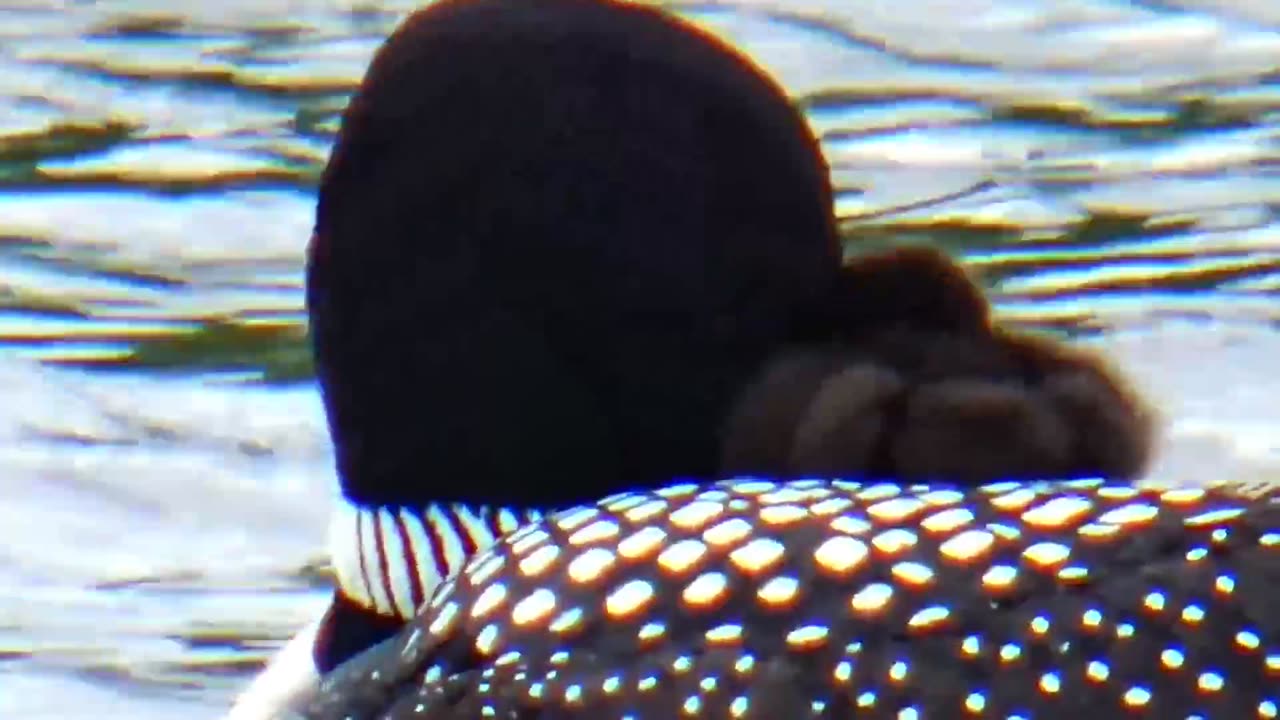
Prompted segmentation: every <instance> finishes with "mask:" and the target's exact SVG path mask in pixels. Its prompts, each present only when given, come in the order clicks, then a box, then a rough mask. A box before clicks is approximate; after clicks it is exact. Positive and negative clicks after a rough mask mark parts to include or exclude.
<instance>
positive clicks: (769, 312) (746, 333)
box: [230, 0, 841, 720]
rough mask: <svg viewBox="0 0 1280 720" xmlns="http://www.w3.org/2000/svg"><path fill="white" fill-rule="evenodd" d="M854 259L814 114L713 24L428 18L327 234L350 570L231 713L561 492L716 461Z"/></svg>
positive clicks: (448, 12) (558, 502)
mask: <svg viewBox="0 0 1280 720" xmlns="http://www.w3.org/2000/svg"><path fill="white" fill-rule="evenodd" d="M840 265H841V248H840V243H839V240H838V236H837V228H836V223H835V219H834V217H833V214H832V189H831V180H830V171H829V169H828V167H827V164H826V162H825V159H824V158H823V156H822V153H821V151H820V148H819V146H818V142H817V139H816V138H815V137H814V135H813V133H812V131H811V129H810V128H809V126H808V124H807V123H806V121H805V119H804V118H803V117H802V116H801V115H800V114H799V113H798V112H797V111H796V110H795V109H794V108H793V106H792V105H791V103H790V101H789V99H788V98H787V96H786V94H785V92H784V91H783V90H782V89H781V88H780V87H779V86H778V85H777V83H775V82H774V81H773V80H772V79H771V78H770V77H768V76H767V75H766V74H765V73H764V72H762V71H761V70H760V69H759V68H757V67H756V66H755V65H753V64H752V63H751V62H749V61H748V60H747V59H745V58H744V57H743V56H742V55H740V54H739V53H737V52H735V51H733V50H731V49H730V48H728V47H727V46H726V45H725V44H724V43H722V42H720V41H719V40H717V39H715V38H713V37H712V36H711V35H709V34H707V33H705V32H703V31H701V30H698V29H695V28H693V27H691V26H689V25H687V24H685V23H682V22H678V21H676V20H675V19H673V18H672V17H670V16H669V15H667V14H666V13H664V12H660V11H658V10H655V9H653V8H649V7H646V6H643V5H639V4H631V3H626V2H615V1H614V0H535V1H534V2H528V1H527V0H439V1H438V2H434V3H432V4H430V5H428V6H426V7H425V8H423V9H421V10H419V11H417V12H415V13H413V14H411V15H410V16H408V17H407V18H406V19H405V20H404V21H403V22H402V23H401V25H400V26H399V27H398V28H397V29H396V31H395V32H394V33H393V34H392V35H391V36H390V37H389V38H388V39H387V40H386V41H385V42H384V44H383V45H382V46H381V47H380V48H379V50H378V51H377V52H376V54H375V56H374V58H373V60H372V62H371V64H370V67H369V69H368V71H367V73H366V75H365V77H364V78H363V80H362V82H361V84H360V87H359V88H358V90H357V91H356V93H355V94H354V96H353V97H352V98H351V101H350V103H349V105H348V108H347V109H346V111H345V113H344V116H343V119H342V124H341V127H340V130H339V133H338V137H337V139H336V142H335V145H334V147H333V149H332V152H331V155H330V158H329V162H328V165H327V166H326V168H325V171H324V173H323V175H322V178H321V184H320V190H319V195H318V199H317V208H316V216H315V225H314V231H313V236H312V239H311V242H310V244H309V246H308V257H307V276H306V305H307V310H308V317H309V323H310V333H311V342H312V345H313V355H314V357H315V361H316V362H315V364H316V368H317V378H318V381H319V386H320V391H321V395H322V398H323V402H324V407H325V412H326V415H327V418H328V423H329V430H330V434H331V436H332V438H333V440H334V447H335V456H336V465H337V468H336V469H337V476H338V480H339V486H340V497H339V499H338V501H337V502H336V503H335V510H334V514H333V521H332V523H331V528H332V531H331V546H332V554H333V560H334V566H335V569H336V571H337V575H338V579H339V583H338V585H339V588H338V589H337V591H336V592H335V594H334V597H333V601H332V603H331V604H330V607H329V608H328V610H327V611H326V613H325V614H324V616H323V617H322V618H321V619H319V620H318V621H317V622H316V623H314V624H312V625H311V626H309V627H308V628H307V629H305V630H304V631H302V632H301V633H299V634H298V636H297V637H295V638H294V640H292V641H291V642H290V643H289V644H288V645H287V646H286V648H285V649H284V650H283V651H282V652H281V653H280V654H279V655H278V656H277V657H276V658H275V659H274V660H273V661H272V662H271V663H270V665H269V666H268V668H267V669H266V671H265V672H264V673H263V674H261V675H260V676H259V677H258V678H257V679H256V680H255V681H254V682H253V683H252V684H251V685H250V687H249V688H248V690H247V691H246V692H245V693H244V694H243V695H242V696H241V697H240V698H239V700H238V701H237V703H236V706H235V707H234V708H233V709H232V711H231V715H230V717H231V718H234V719H235V720H256V719H257V718H263V717H270V716H271V715H272V714H273V713H274V712H275V711H276V710H277V709H278V708H279V707H280V705H281V704H282V703H284V702H285V701H287V700H288V698H289V697H291V696H293V695H295V694H297V693H298V692H301V691H303V690H304V689H306V688H308V687H310V686H311V685H313V684H314V682H315V681H316V678H317V677H318V675H319V674H320V673H324V672H328V671H329V670H332V669H333V668H334V667H336V666H337V665H338V664H340V663H341V662H343V661H345V660H347V659H349V658H350V657H352V656H354V655H355V654H357V653H359V652H360V651H362V650H364V649H365V648H367V647H370V646H372V645H374V644H376V643H377V642H379V641H381V640H383V639H385V638H388V637H390V636H392V635H393V634H394V633H395V632H396V631H397V630H398V629H400V628H401V627H402V626H403V625H404V623H405V621H406V620H407V619H408V618H409V617H411V616H412V612H413V610H414V609H415V608H416V606H417V605H418V604H419V602H420V601H421V600H423V599H425V598H426V597H428V596H429V595H430V593H431V592H432V591H433V590H434V587H435V585H436V584H437V583H438V582H439V581H440V580H441V579H442V578H443V577H444V576H445V575H448V574H450V573H452V572H453V571H455V570H456V569H457V568H458V567H460V564H461V563H462V562H463V561H464V560H465V559H466V558H467V557H469V556H470V555H471V554H473V553H474V552H475V551H476V550H478V549H480V548H482V547H485V546H487V545H489V544H491V543H492V541H493V540H494V538H495V537H496V536H498V535H501V534H505V533H506V532H508V531H510V530H512V529H514V527H515V526H518V525H521V524H523V523H525V522H527V521H530V520H536V519H537V518H539V517H541V513H542V512H544V511H546V510H550V509H555V508H559V507H568V506H572V505H575V504H580V503H584V502H592V501H594V500H596V499H598V498H600V497H602V496H604V495H607V494H610V493H612V492H617V491H622V490H626V489H628V488H632V487H649V486H654V485H657V484H661V483H665V482H667V481H669V480H670V479H671V478H673V477H678V476H689V477H704V478H711V477H713V476H714V475H715V472H716V468H717V465H718V463H719V454H720V445H721V442H720V432H721V429H722V426H723V424H724V418H725V417H726V416H727V414H728V412H729V407H730V405H731V404H732V403H733V401H734V398H735V397H736V396H737V394H738V392H739V390H740V389H741V387H742V386H743V385H745V384H746V383H747V382H749V381H750V379H751V378H753V377H754V376H755V375H756V374H757V373H758V372H759V371H760V369H761V368H762V366H763V364H764V362H765V358H766V357H767V356H768V355H769V354H770V353H771V352H772V351H773V350H774V349H775V348H776V347H778V346H779V345H780V344H784V343H787V342H791V341H793V340H795V339H796V337H795V335H796V334H797V332H798V330H797V328H798V323H797V322H796V318H797V317H799V316H802V315H804V314H806V312H807V310H806V308H809V307H812V306H815V305H819V304H821V303H822V302H823V295H824V293H825V292H826V291H827V289H828V288H830V287H831V286H833V285H834V284H835V283H836V278H837V276H838V274H839V271H840Z"/></svg>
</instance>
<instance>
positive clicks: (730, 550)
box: [302, 479, 1280, 720]
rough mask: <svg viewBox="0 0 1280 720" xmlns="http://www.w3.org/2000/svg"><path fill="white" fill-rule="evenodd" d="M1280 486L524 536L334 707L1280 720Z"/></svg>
mask: <svg viewBox="0 0 1280 720" xmlns="http://www.w3.org/2000/svg"><path fill="white" fill-rule="evenodd" d="M1278 588H1280V494H1277V491H1276V488H1275V487H1272V488H1270V489H1268V490H1267V491H1265V492H1264V493H1262V494H1254V495H1249V494H1245V493H1242V492H1239V491H1238V490H1236V491H1233V490H1232V489H1230V488H1229V487H1216V488H1215V487H1209V488H1205V487H1199V488H1188V487H1158V486H1150V487H1145V488H1144V487H1138V486H1135V485H1131V484H1122V483H1115V482H1111V481H1107V480H1104V479H1085V480H1076V481H1065V482H1058V483H1049V482H1018V481H1012V482H1002V483H993V484H989V485H985V486H980V487H977V488H966V487H959V488H957V487H954V486H944V485H932V486H929V485H923V486H922V485H904V484H901V483H882V482H843V481H817V480H810V481H791V482H774V481H769V480H760V479H740V480H731V481H725V482H722V483H719V484H714V485H697V484H687V485H674V486H671V487H668V488H665V489H662V490H656V491H637V492H631V493H622V494H619V495H617V496H614V497H610V498H606V499H604V500H602V501H601V502H599V503H598V504H595V505H590V506H584V507H580V508H576V509H572V510H567V511H564V512H560V513H557V514H554V515H552V516H550V517H548V518H547V519H545V520H544V521H541V522H539V523H535V524H532V525H529V526H527V527H525V528H522V529H521V530H519V531H517V532H516V533H514V534H512V535H510V536H508V537H506V538H504V539H502V540H500V541H499V542H498V543H497V544H495V545H494V546H493V547H491V548H490V549H488V550H486V551H483V552H481V553H480V554H479V555H478V556H477V557H475V558H474V559H473V560H472V561H471V562H470V563H469V564H468V566H467V567H466V569H464V570H463V571H462V572H461V573H460V574H459V575H458V576H457V577H455V578H453V579H450V580H448V581H447V582H446V583H445V584H444V586H442V588H441V591H440V592H439V593H438V594H437V595H436V596H435V597H434V598H433V599H432V600H431V602H430V603H429V604H428V605H427V606H426V607H424V609H423V611H422V613H421V614H420V615H419V616H418V617H417V618H416V619H415V620H414V621H413V622H412V623H411V624H410V625H409V627H408V628H407V629H406V630H405V631H404V632H402V633H401V634H400V635H398V636H397V637H396V638H395V639H393V640H391V641H388V642H387V643H385V644H384V645H382V646H379V647H378V648H376V649H375V650H373V651H371V652H369V653H368V654H366V655H365V656H362V657H360V658H357V659H356V660H355V661H353V662H352V663H349V664H348V665H346V666H344V667H343V668H341V669H340V670H339V671H338V672H337V673H335V674H334V675H332V676H331V677H329V678H328V679H327V680H326V681H325V683H324V684H323V685H322V687H321V691H320V693H319V694H318V695H317V696H316V697H315V698H314V699H313V701H312V702H311V704H310V705H309V706H307V707H306V708H304V709H303V711H302V714H303V716H305V717H307V718H312V719H314V720H321V719H328V718H373V717H378V718H386V719H388V720H409V719H410V718H413V719H415V720H439V719H443V718H449V719H458V720H461V719H463V718H486V717H492V718H504V719H515V718H520V719H522V720H523V719H530V718H593V719H594V718H629V719H632V720H667V719H669V718H685V717H687V718H759V719H764V720H774V719H776V718H857V719H858V720H862V719H863V718H886V719H887V718H893V719H898V720H901V719H910V720H935V719H946V720H953V719H959V718H969V717H974V718H1001V719H1006V720H1007V719H1010V718H1028V719H1029V718H1038V719H1039V718H1047V719H1051V720H1067V719H1068V718H1071V719H1075V718H1083V717H1089V718H1099V719H1103V718H1108V719H1109V718H1115V719H1117V720H1118V719H1120V718H1134V717H1145V718H1202V719H1204V720H1217V719H1221V720H1227V719H1231V720H1244V719H1246V718H1249V719H1257V720H1268V719H1270V718H1275V717H1277V715H1278V714H1280V611H1278V610H1277V606H1276V603H1275V597H1276V591H1277V589H1278Z"/></svg>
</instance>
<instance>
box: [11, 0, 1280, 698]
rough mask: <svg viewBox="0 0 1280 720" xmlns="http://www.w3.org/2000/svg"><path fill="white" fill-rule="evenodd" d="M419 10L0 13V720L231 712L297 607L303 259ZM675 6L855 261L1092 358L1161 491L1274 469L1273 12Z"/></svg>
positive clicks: (1077, 1)
mask: <svg viewBox="0 0 1280 720" xmlns="http://www.w3.org/2000/svg"><path fill="white" fill-rule="evenodd" d="M414 4H415V3H412V2H405V1H401V0H395V1H393V2H379V1H376V0H361V1H358V2H357V1H355V0H350V1H346V0H221V1H220V2H216V3H214V2H181V1H175V0H166V1H165V2H159V1H158V0H114V1H109V0H104V1H102V2H97V3H84V2H64V1H63V0H0V717H5V718H9V717H25V718H81V717H83V718H115V717H121V718H123V717H128V718H143V719H146V718H168V717H186V718H199V717H216V716H217V715H218V714H219V712H220V711H221V710H222V709H223V708H225V706H226V705H227V703H228V702H229V700H230V698H231V697H232V696H233V694H234V693H235V691H236V690H237V688H238V687H240V686H241V685H242V684H243V682H244V681H245V679H246V678H247V677H248V676H249V675H250V674H251V673H252V672H253V671H254V670H255V669H256V668H257V667H258V666H259V665H260V664H261V662H262V661H263V659H264V658H265V657H266V656H267V655H268V654H269V653H270V651H271V649H272V648H274V647H275V646H276V645H278V644H279V642H280V641H281V640H282V639H284V638H285V637H286V636H287V635H288V634H289V633H290V632H291V631H292V630H293V629H294V628H295V627H297V626H298V625H299V624H301V623H302V622H303V621H305V620H307V619H309V618H310V617H312V616H313V615H314V614H315V613H316V612H318V609H319V607H320V606H321V604H322V603H323V600H324V597H325V594H324V587H325V580H324V572H323V567H322V559H323V552H322V538H323V524H324V518H325V509H326V502H327V498H328V496H329V493H330V491H331V486H332V471H331V469H330V448H329V445H328V439H327V438H326V436H325V434H324V428H323V418H322V416H321V411H320V407H319V403H318V400H317V398H316V396H315V391H314V387H313V385H312V384H311V382H310V380H309V373H310V371H309V366H308V358H307V353H306V350H305V346H304V328H303V318H302V314H301V268H302V253H303V247H304V244H305V241H306V239H307V237H308V234H309V226H310V219H311V218H310V212H311V204H312V197H313V191H314V187H315V181H316V177H317V174H318V172H319V170H320V168H321V167H322V165H323V162H324V159H325V156H326V152H327V149H328V146H329V143H330V141H331V138H332V134H333V132H334V129H335V126H336V122H337V115H338V112H339V111H340V109H341V107H342V105H343V102H344V98H345V96H346V93H348V92H349V91H350V90H351V89H352V88H353V86H354V84H355V82H356V81H357V79H358V78H359V76H360V74H361V73H362V71H363V67H364V64H365V63H366V61H367V59H368V57H369V55H370V54H371V53H372V51H373V50H374V48H375V47H376V46H377V43H378V42H379V41H380V39H381V38H382V37H383V36H384V35H385V34H386V33H387V32H389V31H390V29H391V28H392V27H394V25H395V23H396V21H397V20H398V18H399V17H401V15H402V14H403V13H404V12H405V11H407V10H408V9H409V8H410V7H411V6H412V5H414ZM679 10H680V12H682V13H683V14H685V15H686V16H688V17H690V18H693V19H695V20H696V21H698V22H700V23H703V24H705V25H706V26H708V27H710V28H712V29H713V30H715V31H716V32H718V33H721V34H722V35H723V36H725V37H727V38H729V39H731V40H732V41H733V42H735V43H737V44H739V45H740V46H741V47H743V48H745V49H747V50H748V51H749V52H750V53H751V54H753V55H754V56H755V57H756V58H757V59H758V60H759V61H760V62H762V63H763V64H764V65H766V66H767V67H768V68H769V69H771V70H772V71H774V72H775V73H777V74H778V76H779V77H780V78H781V79H782V80H783V82H784V84H785V85H786V86H787V87H788V88H789V90H790V91H791V92H792V93H793V94H794V96H795V98H796V100H797V101H798V102H800V103H802V104H803V106H804V107H805V108H806V110H807V111H808V112H809V114H810V117H811V118H812V120H813V122H814V124H815V126H816V127H817V128H818V129H819V130H820V131H821V133H822V137H823V139H824V143H825V147H826V150H827V152H828V154H829V157H830V159H831V162H832V166H833V170H834V173H835V177H836V181H837V184H838V186H839V188H840V190H841V192H840V195H839V211H840V213H841V215H842V216H843V217H845V218H846V219H847V229H848V237H849V241H850V248H851V250H855V251H856V250H857V249H858V248H861V247H871V246H874V245H875V244H882V243H886V242H903V241H911V242H928V243H936V244H941V245H944V246H946V247H948V248H951V249H953V250H955V251H956V252H957V253H960V254H962V255H963V256H964V257H965V258H967V259H968V260H969V262H970V263H971V265H972V266H973V267H974V268H975V269H976V270H977V271H979V272H980V273H981V274H982V277H983V278H984V279H985V280H986V282H987V283H988V285H989V286H990V287H991V288H992V290H993V292H994V293H996V297H997V298H998V299H999V302H1000V307H1001V310H1002V312H1003V314H1004V316H1005V317H1006V318H1008V319H1010V320H1012V321H1017V322H1022V323H1031V324H1038V325H1043V326H1048V327H1053V328H1058V329H1060V330H1062V331H1064V332H1067V333H1070V334H1072V335H1074V336H1076V337H1078V338H1079V339H1080V341H1081V342H1090V343H1096V344H1099V345H1101V346H1103V347H1105V348H1106V349H1108V350H1109V351H1110V352H1112V353H1113V354H1114V356H1115V358H1116V360H1117V361H1118V362H1119V363H1121V364H1122V365H1123V366H1124V367H1125V368H1126V369H1128V370H1129V371H1130V372H1132V373H1136V374H1137V375H1138V376H1139V378H1140V383H1141V384H1142V385H1143V386H1144V387H1146V388H1147V389H1148V391H1149V392H1150V393H1152V394H1153V395H1154V396H1156V397H1157V398H1158V399H1159V404H1160V406H1161V408H1162V410H1163V412H1164V415H1165V430H1166V432H1165V439H1164V443H1165V447H1164V455H1163V459H1162V461H1161V463H1160V466H1159V467H1158V468H1157V470H1156V472H1160V473H1163V474H1166V475H1178V476H1185V477H1190V478H1194V477H1199V476H1202V475H1203V474H1204V473H1207V472H1217V473H1221V472H1227V473H1231V474H1235V475H1241V474H1245V475H1252V474H1259V475H1265V474H1274V473H1275V472H1277V470H1278V469H1280V439H1277V438H1280V435H1278V434H1277V426H1278V425H1280V409H1277V408H1276V407H1275V406H1276V405H1277V403H1276V402H1275V401H1274V400H1272V398H1275V397H1280V380H1276V379H1274V378H1273V377H1272V373H1270V372H1268V366H1269V365H1270V364H1272V363H1273V362H1274V361H1275V358H1277V357H1280V340H1278V339H1277V335H1276V334H1275V333H1274V331H1273V328H1274V326H1275V323H1276V321H1277V319H1280V300H1278V299H1277V292H1280V219H1278V212H1280V4H1277V3H1275V2H1272V1H1271V0H1164V1H1161V0H1151V1H1149V2H1141V1H1139V0H1135V1H1133V2H1125V1H1122V0H1093V1H1088V0H914V1H913V2H910V3H902V2H899V1H898V0H862V1H860V2H856V3H854V2H848V0H810V1H807V2H803V3H800V2H783V1H779V2H753V1H750V0H742V1H740V2H731V3H720V2H715V3H704V4H691V5H682V6H679Z"/></svg>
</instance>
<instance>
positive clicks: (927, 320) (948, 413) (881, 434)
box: [722, 249, 1152, 484]
mask: <svg viewBox="0 0 1280 720" xmlns="http://www.w3.org/2000/svg"><path fill="white" fill-rule="evenodd" d="M871 308H877V309H878V312H876V313H872V312H870V309H871ZM988 316H989V311H988V307H987V302H986V300H985V298H983V297H982V295H981V292H980V291H979V290H978V288H977V287H976V286H975V285H974V284H973V283H972V282H970V280H969V279H968V278H967V277H966V276H965V274H964V272H963V270H961V269H960V268H959V267H958V266H957V265H955V264H954V263H953V262H951V261H950V260H949V259H948V258H947V257H946V256H945V255H943V254H942V253H939V252H936V251H932V250H925V249H909V250H899V251H892V252H888V253H884V254H881V255H876V256H872V257H869V258H866V259H863V260H860V261H858V262H855V263H854V264H853V265H852V266H850V267H849V268H846V270H845V273H844V277H843V278H842V281H841V282H840V283H839V284H838V289H837V290H836V294H835V296H834V297H833V299H832V300H831V301H829V302H828V303H827V305H826V309H825V311H824V314H823V316H822V322H823V323H825V328H826V334H825V335H824V336H818V337H815V339H814V340H811V341H810V342H809V343H807V344H805V345H803V346H798V347H795V348H792V349H789V350H787V351H784V352H781V353H780V354H779V355H777V356H776V357H775V358H774V359H772V360H771V361H770V363H769V364H768V366H767V367H766V368H765V370H764V371H763V372H762V374H761V376H760V378H759V379H758V380H757V381H756V382H754V383H753V384H752V385H751V386H750V387H749V388H748V390H747V391H746V392H744V393H743V396H742V397H741V398H740V400H739V401H738V404H737V406H736V408H735V411H734V413H733V415H732V416H731V418H730V421H729V423H728V425H727V428H726V430H725V440H724V448H723V458H722V467H723V468H724V470H725V471H727V472H728V473H730V474H733V473H765V474H770V475H781V476H794V477H798V476H814V475H849V474H859V475H871V476H875V477H886V478H887V477H892V478H896V479H899V480H902V481H907V482H911V481H925V480H933V481H938V480H942V481H949V482H956V483H962V484H976V483H982V482H990V481H992V480H997V479H1006V480H1007V479H1015V478H1017V479H1037V478H1047V477H1053V478H1060V479H1067V478H1079V477H1105V478H1110V479H1133V478H1136V477H1138V476H1139V475H1140V474H1141V472H1142V471H1143V470H1144V469H1145V467H1146V465H1147V461H1148V455H1149V453H1150V448H1151V433H1152V418H1151V415H1150V412H1149V411H1148V410H1147V408H1146V406H1145V405H1144V403H1143V402H1142V401H1141V400H1140V399H1139V398H1138V397H1137V395H1136V394H1135V393H1134V392H1133V391H1131V390H1130V389H1129V388H1128V387H1127V386H1126V384H1125V383H1124V382H1123V380H1122V379H1121V378H1120V377H1119V376H1118V375H1117V374H1116V373H1115V372H1113V371H1111V370H1110V369H1109V368H1107V367H1106V364H1105V363H1104V361H1103V360H1102V359H1101V358H1098V357H1095V356H1093V355H1090V354H1088V353H1086V352H1084V351H1081V350H1078V349H1074V348H1071V347H1069V346H1067V345H1065V344H1062V343H1059V342H1055V341H1053V340H1050V339H1048V338H1042V337H1036V336H1032V335H1024V334H1017V333H1013V332H1009V331H1006V330H1002V329H999V328H996V327H992V325H991V324H990V320H989V317H988ZM817 327H822V326H817Z"/></svg>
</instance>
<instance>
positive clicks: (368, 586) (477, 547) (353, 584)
mask: <svg viewBox="0 0 1280 720" xmlns="http://www.w3.org/2000/svg"><path fill="white" fill-rule="evenodd" d="M542 516H543V513H542V512H539V511H537V510H516V509H511V508H503V507H493V506H484V505H465V504H460V503H446V504H441V503H431V504H428V505H426V506H424V507H422V508H411V507H398V506H363V505H357V504H356V503H354V502H352V501H350V500H348V499H346V498H339V499H338V501H337V502H335V503H334V509H333V515H332V518H331V520H330V525H329V553H330V557H331V559H332V561H333V568H334V572H335V574H336V575H337V578H338V586H339V588H340V589H341V591H342V593H343V594H344V595H346V596H347V598H349V599H350V600H351V601H352V602H355V603H357V604H359V605H362V606H364V607H367V608H369V609H370V610H373V611H375V612H377V613H378V614H379V615H385V616H389V617H398V618H401V619H403V620H408V619H410V618H412V617H413V616H414V614H415V612H416V610H417V608H418V607H420V606H421V605H422V603H423V602H425V601H426V600H428V599H430V598H431V595H432V593H433V592H434V591H435V589H436V587H437V586H439V584H440V583H441V582H442V581H443V580H444V579H446V578H448V577H450V576H452V575H453V574H454V573H456V572H458V571H459V570H461V569H462V566H463V565H465V564H466V562H467V560H469V559H470V558H471V556H473V555H475V554H476V553H477V552H480V551H482V550H484V549H486V548H488V547H489V546H491V545H493V543H494V542H495V541H496V540H497V539H498V538H499V537H502V536H503V535H506V534H508V533H510V532H512V531H514V530H515V529H516V528H519V527H520V526H521V525H524V524H525V523H528V522H533V521H537V520H540V519H541V518H542Z"/></svg>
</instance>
